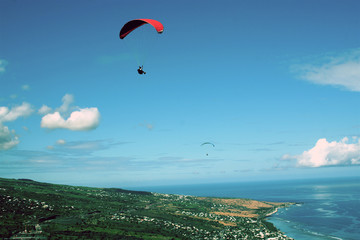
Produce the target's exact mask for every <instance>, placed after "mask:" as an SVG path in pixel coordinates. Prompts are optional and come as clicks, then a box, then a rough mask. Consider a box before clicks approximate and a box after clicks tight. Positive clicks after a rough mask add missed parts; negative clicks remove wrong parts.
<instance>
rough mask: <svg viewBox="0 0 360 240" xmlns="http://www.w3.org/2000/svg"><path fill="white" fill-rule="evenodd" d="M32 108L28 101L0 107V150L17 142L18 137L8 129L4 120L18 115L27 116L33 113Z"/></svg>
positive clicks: (7, 120)
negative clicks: (13, 105) (10, 106)
mask: <svg viewBox="0 0 360 240" xmlns="http://www.w3.org/2000/svg"><path fill="white" fill-rule="evenodd" d="M33 111H34V109H33V108H32V106H31V105H30V104H29V103H26V102H24V103H23V104H21V105H20V106H15V107H13V108H11V109H9V108H8V107H0V151H1V150H8V149H10V148H13V147H15V146H16V145H17V144H19V138H18V136H16V135H15V131H14V130H12V131H10V130H9V128H8V127H7V126H4V125H3V124H2V123H4V122H12V121H15V120H16V119H18V118H19V117H27V116H29V115H31V114H32V113H33Z"/></svg>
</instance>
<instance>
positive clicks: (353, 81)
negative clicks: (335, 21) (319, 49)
mask: <svg viewBox="0 0 360 240" xmlns="http://www.w3.org/2000/svg"><path fill="white" fill-rule="evenodd" d="M322 62H323V63H322V64H320V65H319V64H317V65H315V64H309V65H300V66H296V67H294V69H296V70H297V71H298V72H299V73H300V78H302V79H304V80H307V81H310V82H313V83H316V84H321V85H333V86H340V87H344V88H345V89H347V90H350V91H357V92H360V49H355V50H351V51H349V52H346V53H344V54H342V55H341V56H335V57H327V58H326V59H325V61H322Z"/></svg>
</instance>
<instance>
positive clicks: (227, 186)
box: [139, 178, 360, 240]
mask: <svg viewBox="0 0 360 240" xmlns="http://www.w3.org/2000/svg"><path fill="white" fill-rule="evenodd" d="M139 189H140V188H139ZM141 189H142V190H146V191H152V192H159V193H169V194H183V195H194V196H212V197H232V198H251V199H255V200H261V201H279V202H296V203H297V204H296V205H295V206H292V207H290V208H286V209H280V210H279V211H278V212H277V213H276V214H274V215H272V216H271V217H270V218H269V221H270V222H272V223H274V224H275V226H277V227H278V228H279V229H280V230H282V231H283V232H285V233H286V234H287V235H288V236H290V237H293V238H295V239H297V240H299V239H315V240H318V239H319V240H320V239H344V240H345V239H346V240H357V239H359V236H360V209H359V206H360V178H341V179H334V178H333V179H313V180H309V179H307V180H291V181H266V182H246V183H245V182H242V183H218V184H196V185H176V186H156V187H155V186H154V187H143V188H141Z"/></svg>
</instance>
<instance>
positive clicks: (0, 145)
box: [0, 123, 19, 151]
mask: <svg viewBox="0 0 360 240" xmlns="http://www.w3.org/2000/svg"><path fill="white" fill-rule="evenodd" d="M18 143H19V138H18V137H17V136H16V135H15V132H14V131H10V130H9V128H8V127H7V126H3V125H2V124H1V123H0V151H2V150H8V149H10V148H13V147H15V146H16V145H17V144H18Z"/></svg>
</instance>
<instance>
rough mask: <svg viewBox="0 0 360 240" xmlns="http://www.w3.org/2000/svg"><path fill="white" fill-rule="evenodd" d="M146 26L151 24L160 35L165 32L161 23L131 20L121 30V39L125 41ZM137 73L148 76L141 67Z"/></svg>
mask: <svg viewBox="0 0 360 240" xmlns="http://www.w3.org/2000/svg"><path fill="white" fill-rule="evenodd" d="M145 24H149V25H151V26H153V27H154V28H155V30H156V32H157V33H159V34H160V33H162V32H163V31H164V26H163V25H162V23H161V22H159V21H157V20H154V19H145V18H144V19H134V20H131V21H129V22H127V23H125V25H124V26H123V27H122V28H121V30H120V33H119V37H120V39H124V38H125V37H126V36H128V35H129V34H130V33H131V32H133V31H134V30H135V29H137V28H139V27H141V26H143V25H145ZM137 71H138V73H139V74H140V75H142V74H146V72H144V70H143V66H141V67H140V66H139V68H138V69H137Z"/></svg>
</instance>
